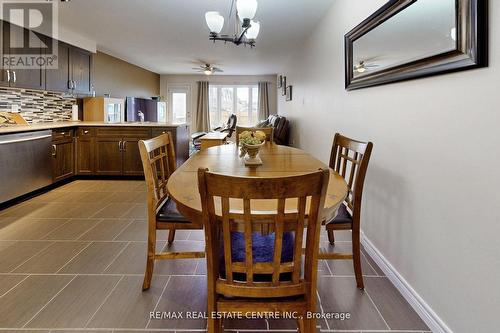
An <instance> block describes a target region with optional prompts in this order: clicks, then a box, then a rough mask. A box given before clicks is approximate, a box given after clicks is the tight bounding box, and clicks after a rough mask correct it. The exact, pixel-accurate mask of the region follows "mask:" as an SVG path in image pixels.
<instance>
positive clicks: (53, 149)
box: [52, 145, 57, 157]
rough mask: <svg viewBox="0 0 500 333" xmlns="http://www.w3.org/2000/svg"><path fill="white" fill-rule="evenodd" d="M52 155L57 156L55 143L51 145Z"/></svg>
mask: <svg viewBox="0 0 500 333" xmlns="http://www.w3.org/2000/svg"><path fill="white" fill-rule="evenodd" d="M52 156H53V157H56V156H57V146H56V145H52Z"/></svg>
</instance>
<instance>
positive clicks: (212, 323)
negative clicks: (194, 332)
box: [207, 315, 224, 333]
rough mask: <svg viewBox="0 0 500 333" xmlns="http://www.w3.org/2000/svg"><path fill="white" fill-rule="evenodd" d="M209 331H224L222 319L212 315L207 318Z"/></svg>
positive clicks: (214, 332) (213, 332) (211, 332)
mask: <svg viewBox="0 0 500 333" xmlns="http://www.w3.org/2000/svg"><path fill="white" fill-rule="evenodd" d="M207 332H208V333H222V332H224V330H223V328H222V320H221V319H216V318H210V315H209V316H208V319H207Z"/></svg>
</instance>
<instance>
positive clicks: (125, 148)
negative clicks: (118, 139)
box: [122, 141, 127, 151]
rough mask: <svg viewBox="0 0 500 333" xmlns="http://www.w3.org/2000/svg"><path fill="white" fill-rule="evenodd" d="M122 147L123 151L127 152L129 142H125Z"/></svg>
mask: <svg viewBox="0 0 500 333" xmlns="http://www.w3.org/2000/svg"><path fill="white" fill-rule="evenodd" d="M122 147H123V151H126V150H127V141H123V143H122Z"/></svg>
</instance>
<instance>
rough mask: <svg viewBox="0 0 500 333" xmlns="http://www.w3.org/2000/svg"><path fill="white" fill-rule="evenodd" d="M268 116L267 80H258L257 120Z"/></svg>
mask: <svg viewBox="0 0 500 333" xmlns="http://www.w3.org/2000/svg"><path fill="white" fill-rule="evenodd" d="M268 117H269V92H268V89H267V82H259V121H262V120H266V119H267V118H268Z"/></svg>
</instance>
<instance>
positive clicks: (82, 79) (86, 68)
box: [70, 47, 92, 94]
mask: <svg viewBox="0 0 500 333" xmlns="http://www.w3.org/2000/svg"><path fill="white" fill-rule="evenodd" d="M70 59H71V72H72V79H73V82H74V85H75V87H74V90H75V92H76V93H82V94H89V93H90V91H91V68H92V53H90V52H88V51H86V50H82V49H79V48H76V47H72V48H71V56H70Z"/></svg>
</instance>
